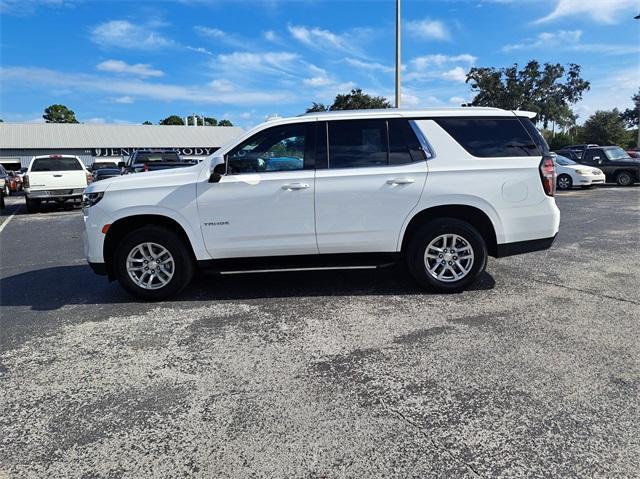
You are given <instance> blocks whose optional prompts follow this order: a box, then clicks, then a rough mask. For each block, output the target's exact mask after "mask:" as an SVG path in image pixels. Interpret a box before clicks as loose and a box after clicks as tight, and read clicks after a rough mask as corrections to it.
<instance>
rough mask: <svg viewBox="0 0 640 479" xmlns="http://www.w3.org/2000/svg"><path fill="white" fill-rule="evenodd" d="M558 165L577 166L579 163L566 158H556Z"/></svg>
mask: <svg viewBox="0 0 640 479" xmlns="http://www.w3.org/2000/svg"><path fill="white" fill-rule="evenodd" d="M556 163H558V164H559V165H562V166H569V165H577V163H576V162H575V161H573V160H570V159H569V158H566V157H564V156H556Z"/></svg>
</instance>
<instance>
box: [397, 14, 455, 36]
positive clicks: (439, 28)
mask: <svg viewBox="0 0 640 479" xmlns="http://www.w3.org/2000/svg"><path fill="white" fill-rule="evenodd" d="M407 31H408V32H409V33H410V34H412V35H413V36H415V37H418V38H426V39H430V40H450V38H451V35H450V33H449V30H448V29H447V27H446V26H445V24H444V23H442V22H441V21H439V20H430V19H428V18H425V19H424V20H413V21H410V22H408V23H407Z"/></svg>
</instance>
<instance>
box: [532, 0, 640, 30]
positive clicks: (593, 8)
mask: <svg viewBox="0 0 640 479" xmlns="http://www.w3.org/2000/svg"><path fill="white" fill-rule="evenodd" d="M637 14H638V0H556V7H555V8H554V9H553V11H552V12H551V13H549V14H548V15H546V16H544V17H542V18H539V19H538V20H536V21H535V22H534V23H545V22H550V21H553V20H557V19H559V18H563V17H569V16H578V17H585V16H588V17H591V19H592V20H593V21H595V22H598V23H609V24H613V23H618V22H619V21H620V20H621V19H624V18H627V17H628V18H629V19H631V17H632V16H633V15H637Z"/></svg>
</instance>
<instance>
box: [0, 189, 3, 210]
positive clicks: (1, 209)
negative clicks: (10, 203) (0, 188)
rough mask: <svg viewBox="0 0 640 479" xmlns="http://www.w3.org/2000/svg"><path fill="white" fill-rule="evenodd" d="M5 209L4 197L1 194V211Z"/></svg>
mask: <svg viewBox="0 0 640 479" xmlns="http://www.w3.org/2000/svg"><path fill="white" fill-rule="evenodd" d="M3 209H4V195H3V194H2V193H0V210H3Z"/></svg>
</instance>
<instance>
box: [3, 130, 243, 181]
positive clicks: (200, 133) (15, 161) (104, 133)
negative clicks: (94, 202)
mask: <svg viewBox="0 0 640 479" xmlns="http://www.w3.org/2000/svg"><path fill="white" fill-rule="evenodd" d="M242 133H243V130H242V129H241V128H238V127H234V126H178V125H176V126H173V125H171V126H169V125H104V124H72V123H0V164H2V165H3V166H5V168H7V169H10V170H18V169H20V168H21V167H26V166H28V165H29V162H30V161H31V158H32V157H33V156H37V155H51V154H64V155H75V156H78V157H79V158H80V159H82V161H83V162H84V163H85V164H86V165H87V166H89V165H91V164H93V163H94V162H95V161H96V160H101V161H115V162H118V161H123V160H124V159H126V158H127V157H128V156H129V155H130V154H131V153H132V152H133V151H134V150H137V149H143V148H169V149H175V150H177V151H178V153H179V154H180V155H182V156H185V157H189V158H204V157H206V156H208V155H210V154H211V153H213V152H214V151H216V150H217V149H218V148H220V147H221V146H222V145H224V144H225V143H227V142H229V141H231V140H233V139H234V138H236V137H238V136H239V135H240V134H242Z"/></svg>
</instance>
